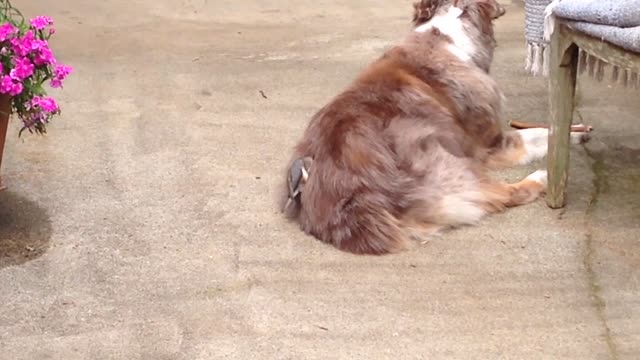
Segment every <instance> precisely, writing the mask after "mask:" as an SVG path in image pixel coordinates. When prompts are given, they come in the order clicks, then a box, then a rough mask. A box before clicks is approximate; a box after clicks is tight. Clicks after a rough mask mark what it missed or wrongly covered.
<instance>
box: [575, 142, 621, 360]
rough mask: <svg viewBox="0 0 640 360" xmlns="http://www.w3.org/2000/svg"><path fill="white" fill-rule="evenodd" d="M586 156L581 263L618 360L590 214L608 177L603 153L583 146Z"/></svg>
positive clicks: (604, 190) (612, 354) (613, 356)
mask: <svg viewBox="0 0 640 360" xmlns="http://www.w3.org/2000/svg"><path fill="white" fill-rule="evenodd" d="M584 149H585V152H586V154H587V156H588V157H589V158H590V159H591V161H592V164H591V170H592V172H593V191H592V192H591V198H590V199H589V204H588V206H587V210H586V211H585V229H586V233H585V254H584V259H583V264H584V268H585V271H586V273H587V281H588V283H589V287H590V289H589V290H590V292H591V298H592V300H593V306H594V308H595V311H596V315H597V317H598V319H599V320H600V322H601V323H602V326H603V328H604V334H603V336H604V339H605V341H606V343H607V347H608V349H609V357H610V358H611V359H612V360H618V359H619V355H618V349H617V347H616V343H615V341H614V339H613V336H612V335H611V329H610V328H609V324H608V322H607V316H606V314H605V309H606V307H607V304H606V302H605V300H604V298H603V296H602V288H601V287H600V281H599V278H598V274H597V273H596V271H595V269H594V262H595V248H594V246H593V229H592V225H591V224H592V221H591V220H592V219H591V217H592V215H593V212H594V211H595V209H596V207H597V206H598V202H599V201H600V196H601V195H602V194H605V193H607V192H608V191H609V179H608V178H607V170H606V166H605V162H604V155H603V154H602V153H601V152H598V153H594V152H593V151H591V150H589V148H587V147H586V146H584Z"/></svg>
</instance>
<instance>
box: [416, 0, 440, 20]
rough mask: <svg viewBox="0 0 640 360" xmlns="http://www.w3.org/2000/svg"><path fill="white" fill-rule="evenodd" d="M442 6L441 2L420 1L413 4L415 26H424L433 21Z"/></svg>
mask: <svg viewBox="0 0 640 360" xmlns="http://www.w3.org/2000/svg"><path fill="white" fill-rule="evenodd" d="M438 5H440V0H420V1H418V2H415V3H413V24H414V25H415V26H419V25H422V24H424V23H426V22H427V21H429V20H431V18H432V17H433V15H434V14H435V12H436V10H437V9H438Z"/></svg>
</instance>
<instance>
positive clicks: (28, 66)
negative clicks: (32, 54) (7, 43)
mask: <svg viewBox="0 0 640 360" xmlns="http://www.w3.org/2000/svg"><path fill="white" fill-rule="evenodd" d="M14 64H15V67H14V68H13V69H11V71H10V72H9V76H11V78H12V79H14V80H17V81H22V80H24V79H26V78H28V77H29V76H31V75H33V70H34V68H35V67H34V66H33V64H32V63H31V60H29V58H26V57H25V58H21V59H17V60H15V61H14Z"/></svg>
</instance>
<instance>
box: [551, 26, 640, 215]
mask: <svg viewBox="0 0 640 360" xmlns="http://www.w3.org/2000/svg"><path fill="white" fill-rule="evenodd" d="M550 46H551V47H550V51H551V55H550V59H549V60H550V68H549V104H550V110H551V120H550V127H549V151H548V155H547V170H548V180H549V187H548V191H547V198H546V201H547V205H548V206H549V207H551V208H553V209H558V208H562V207H564V206H565V203H566V186H567V180H568V177H569V151H570V148H569V145H570V144H569V133H570V128H571V124H572V122H573V111H574V98H575V87H576V78H577V73H578V55H579V51H578V50H579V49H582V50H583V51H585V52H587V53H588V54H589V55H590V56H595V57H597V58H599V59H601V60H603V61H605V62H607V63H609V64H611V65H615V66H618V67H619V68H621V69H627V70H628V71H632V72H635V73H640V54H637V53H632V52H629V51H626V50H624V49H622V48H620V47H618V46H616V45H613V44H611V43H609V42H606V41H602V40H600V39H597V38H594V37H591V36H588V35H586V34H584V33H581V32H579V31H575V30H572V29H571V28H570V26H569V25H567V24H566V23H564V22H563V21H562V20H561V19H558V20H557V22H556V26H555V29H554V32H553V33H552V34H551V45H550ZM632 86H634V85H632Z"/></svg>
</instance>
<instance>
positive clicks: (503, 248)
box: [0, 0, 640, 360]
mask: <svg viewBox="0 0 640 360" xmlns="http://www.w3.org/2000/svg"><path fill="white" fill-rule="evenodd" d="M16 5H18V6H19V7H21V8H22V9H24V11H25V13H27V14H28V15H39V14H47V15H51V16H53V17H54V20H55V21H56V23H57V25H58V33H57V35H56V41H55V43H54V46H53V47H54V49H55V51H56V53H57V54H58V56H59V58H60V60H61V61H63V62H66V63H69V64H71V65H73V66H74V67H75V68H76V72H75V74H74V75H73V76H72V77H71V78H70V79H69V80H68V82H67V83H66V87H65V89H64V91H63V92H56V93H55V94H56V95H57V96H59V99H60V102H61V103H62V106H63V111H64V115H63V116H62V117H61V118H59V119H57V120H56V121H55V122H54V123H52V124H51V126H50V127H49V134H48V135H47V136H46V137H35V136H28V135H27V136H25V137H24V139H22V140H18V139H17V130H18V128H17V124H15V123H14V124H13V127H12V129H11V130H10V131H11V133H10V134H9V136H10V138H9V141H8V144H7V149H6V155H5V157H6V160H5V161H4V164H3V165H4V169H3V179H4V180H5V182H6V185H8V186H9V190H8V191H6V192H4V193H0V305H1V306H0V359H2V360H5V359H6V360H23V359H24V360H27V359H28V360H32V359H64V360H72V359H95V360H98V359H100V360H101V359H127V360H130V359H131V360H132V359H153V360H155V359H184V360H187V359H188V360H192V359H527V360H530V359H580V360H585V359H598V360H599V359H630V360H631V359H639V358H640V242H639V241H640V207H639V206H638V204H640V162H639V161H638V160H640V145H639V144H640V142H639V140H638V139H639V138H640V121H638V118H637V114H638V113H640V102H638V92H635V93H634V92H631V91H628V90H627V91H625V90H623V89H619V88H615V87H608V86H607V84H604V85H602V84H596V83H595V82H593V81H592V80H590V79H580V94H581V98H580V104H579V111H580V113H581V115H582V116H583V117H584V121H585V122H586V123H589V124H592V125H594V127H595V128H596V132H595V133H594V139H593V140H592V142H591V143H590V144H588V146H587V147H586V148H578V149H575V150H574V151H573V152H572V165H571V174H570V176H571V177H570V184H569V205H568V207H567V208H566V209H564V210H562V211H552V210H550V209H548V208H547V207H546V206H545V205H544V202H543V201H538V202H536V203H534V204H532V205H530V206H526V207H522V208H518V209H514V210H512V211H509V212H508V213H506V214H502V215H498V216H495V217H492V218H490V219H487V220H486V221H484V222H483V223H482V225H481V226H479V227H475V228H465V229H461V230H458V231H455V232H451V233H448V234H446V235H444V236H442V237H440V238H437V239H433V240H432V241H430V242H429V243H427V244H425V245H424V246H421V247H419V248H417V249H415V250H413V251H411V252H406V253H403V254H400V255H394V256H387V257H357V256H353V255H350V254H346V253H341V252H338V251H336V250H334V249H333V248H330V247H328V246H325V245H323V244H321V243H319V242H317V241H315V240H313V239H311V238H309V237H307V236H304V235H303V234H302V233H301V232H300V231H299V230H298V229H297V228H296V227H295V226H294V225H292V224H289V223H287V222H285V221H284V220H283V219H282V218H281V216H280V215H279V213H278V209H276V208H275V204H274V202H273V194H274V186H276V184H277V183H278V182H279V180H280V179H279V176H280V174H281V172H280V167H281V166H282V165H283V164H284V162H285V161H286V159H287V158H288V154H289V149H290V147H291V146H292V145H293V144H294V142H295V140H296V139H297V137H298V135H299V134H300V133H301V131H302V130H303V129H304V127H305V126H306V124H307V121H308V118H309V116H310V115H311V114H312V113H313V112H314V111H316V110H317V109H318V108H319V107H320V106H322V105H323V103H324V102H326V101H327V100H328V99H329V98H330V97H331V96H333V95H334V94H335V93H336V92H337V91H339V90H340V89H341V88H342V87H343V86H344V85H346V84H347V83H348V82H349V81H350V79H351V78H353V76H354V75H355V74H356V72H357V71H358V70H359V69H360V68H361V67H362V66H363V65H365V64H366V63H367V62H369V61H371V60H372V59H373V58H374V57H375V56H377V55H378V54H379V53H380V52H381V51H382V50H383V49H384V47H385V46H387V45H388V44H389V43H390V42H391V41H393V40H394V39H397V38H398V37H400V36H401V35H402V34H403V33H404V31H405V30H406V29H407V27H408V21H409V17H410V11H411V2H410V1H400V2H397V3H392V2H388V1H381V0H371V1H364V0H352V1H349V2H344V1H337V0H325V1H320V2H318V1H307V0H304V1H297V2H289V3H286V4H285V3H284V2H281V1H275V0H263V1H255V0H243V1H236V2H226V1H207V0H186V1H182V2H180V3H176V2H172V1H169V0H156V1H143V0H135V1H132V2H126V1H124V0H110V1H103V2H97V1H79V0H57V1H55V2H28V1H16ZM523 19H524V17H523V10H522V6H521V5H519V4H517V3H515V4H513V5H511V6H509V7H508V13H507V15H506V16H505V17H504V18H502V19H501V20H500V21H499V23H498V24H497V33H498V41H499V45H500V46H499V49H498V50H497V54H496V61H495V65H494V67H493V72H494V74H495V76H496V77H497V78H498V79H499V81H500V83H501V84H502V86H503V87H504V91H505V94H506V96H507V98H508V103H507V109H506V110H507V111H506V115H507V119H510V118H518V119H522V120H528V121H540V120H545V118H546V116H547V99H546V94H547V90H546V83H545V81H544V79H539V78H530V77H528V76H527V75H526V74H525V73H524V71H523V70H522V69H523V59H524V51H525V48H524V39H523V34H522V30H523V21H524V20H523ZM261 92H262V93H261ZM263 94H264V96H262V95H263ZM507 119H505V121H506V120H507ZM505 126H506V124H505ZM543 166H544V163H543V162H540V163H536V164H533V165H531V166H528V167H524V168H520V169H515V170H513V171H508V172H503V173H501V176H503V177H504V178H506V179H510V180H517V179H520V178H521V177H523V176H525V175H526V174H528V173H530V172H531V171H533V170H535V169H537V168H542V167H543Z"/></svg>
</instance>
